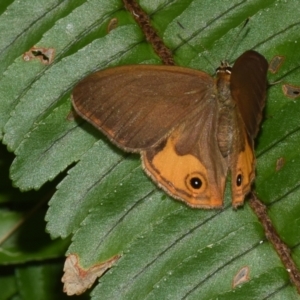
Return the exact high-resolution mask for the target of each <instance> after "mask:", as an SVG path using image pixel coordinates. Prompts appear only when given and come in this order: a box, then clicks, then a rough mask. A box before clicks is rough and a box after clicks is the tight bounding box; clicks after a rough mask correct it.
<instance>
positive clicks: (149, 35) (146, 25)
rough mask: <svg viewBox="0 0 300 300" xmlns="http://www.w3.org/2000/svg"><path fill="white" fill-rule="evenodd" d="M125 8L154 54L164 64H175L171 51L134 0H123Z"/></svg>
mask: <svg viewBox="0 0 300 300" xmlns="http://www.w3.org/2000/svg"><path fill="white" fill-rule="evenodd" d="M123 2H124V5H125V7H126V9H127V10H128V11H129V12H130V13H131V14H132V16H133V18H134V19H135V21H136V22H137V23H138V24H139V26H140V27H141V29H142V31H143V33H144V35H145V37H146V39H147V41H148V42H149V43H150V44H151V46H152V48H153V49H154V51H155V52H156V54H157V55H158V56H159V57H160V58H161V60H162V61H163V63H164V64H165V65H175V62H174V59H173V55H172V51H171V50H170V49H169V48H168V47H167V46H166V45H165V44H164V42H163V41H162V39H161V38H160V37H159V35H158V34H157V32H156V31H155V29H154V28H153V26H152V24H151V22H150V18H149V16H148V15H147V14H146V13H145V12H144V11H143V10H142V8H141V7H140V6H139V4H138V3H136V2H135V1H134V0H123Z"/></svg>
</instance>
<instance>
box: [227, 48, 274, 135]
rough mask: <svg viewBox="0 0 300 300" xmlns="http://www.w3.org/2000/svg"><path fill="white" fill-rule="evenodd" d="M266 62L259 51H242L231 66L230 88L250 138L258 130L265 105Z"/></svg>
mask: <svg viewBox="0 0 300 300" xmlns="http://www.w3.org/2000/svg"><path fill="white" fill-rule="evenodd" d="M267 71H268V62H267V61H266V59H265V58H264V57H263V56H262V55H260V54H259V53H257V52H255V51H252V50H249V51H246V52H245V53H243V54H242V55H241V56H240V57H239V58H238V59H237V60H236V62H235V64H234V65H233V67H232V73H231V78H230V90H231V95H232V97H233V99H234V100H235V102H236V104H237V106H238V109H239V112H240V114H241V116H242V119H243V122H244V124H245V126H246V130H247V132H248V134H249V135H250V137H251V138H254V137H255V136H256V134H257V132H258V128H259V123H260V121H261V118H262V110H263V107H264V105H265V99H266V88H267Z"/></svg>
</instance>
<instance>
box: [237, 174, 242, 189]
mask: <svg viewBox="0 0 300 300" xmlns="http://www.w3.org/2000/svg"><path fill="white" fill-rule="evenodd" d="M242 182H243V177H242V174H239V175H238V176H237V178H236V185H237V186H241V184H242Z"/></svg>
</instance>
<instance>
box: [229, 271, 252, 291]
mask: <svg viewBox="0 0 300 300" xmlns="http://www.w3.org/2000/svg"><path fill="white" fill-rule="evenodd" d="M249 273H250V269H249V267H248V266H245V267H243V268H241V269H240V270H239V271H238V272H237V274H236V275H235V276H234V278H233V280H232V288H233V289H234V288H236V287H237V286H238V285H240V284H242V283H244V282H247V281H249V279H250V277H249Z"/></svg>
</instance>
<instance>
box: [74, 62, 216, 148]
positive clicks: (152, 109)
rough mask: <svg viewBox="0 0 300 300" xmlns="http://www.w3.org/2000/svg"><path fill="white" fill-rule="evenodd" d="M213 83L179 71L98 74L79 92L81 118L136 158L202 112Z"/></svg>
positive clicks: (143, 68)
mask: <svg viewBox="0 0 300 300" xmlns="http://www.w3.org/2000/svg"><path fill="white" fill-rule="evenodd" d="M212 86H213V79H212V78H211V77H210V76H209V75H207V74H206V73H204V72H201V71H196V70H192V69H187V68H181V67H174V66H150V65H137V66H123V67H116V68H111V69H106V70H104V71H100V72H97V73H94V74H92V75H90V76H89V77H87V78H86V79H84V80H83V81H82V82H80V83H79V84H78V85H77V86H76V87H75V89H74V91H73V95H72V98H73V105H74V107H75V109H76V111H77V112H78V114H79V115H80V116H82V117H83V118H84V119H86V120H88V121H89V122H90V123H92V124H93V125H94V126H95V127H96V128H98V129H100V130H101V131H102V132H103V133H104V134H106V135H107V136H108V137H109V138H110V139H111V140H112V141H113V142H114V143H115V144H117V146H119V147H120V148H123V149H125V150H127V151H131V152H135V151H141V150H143V149H147V148H150V147H153V146H154V145H156V144H157V143H158V142H159V141H160V140H162V139H163V138H164V137H165V136H167V135H169V134H170V133H171V131H172V130H173V129H174V128H175V127H176V126H178V124H180V123H181V122H184V120H185V119H186V118H188V117H189V116H190V115H191V114H193V113H194V112H195V110H199V106H200V108H201V103H202V102H203V99H206V98H207V97H208V94H209V93H211V88H212Z"/></svg>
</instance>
